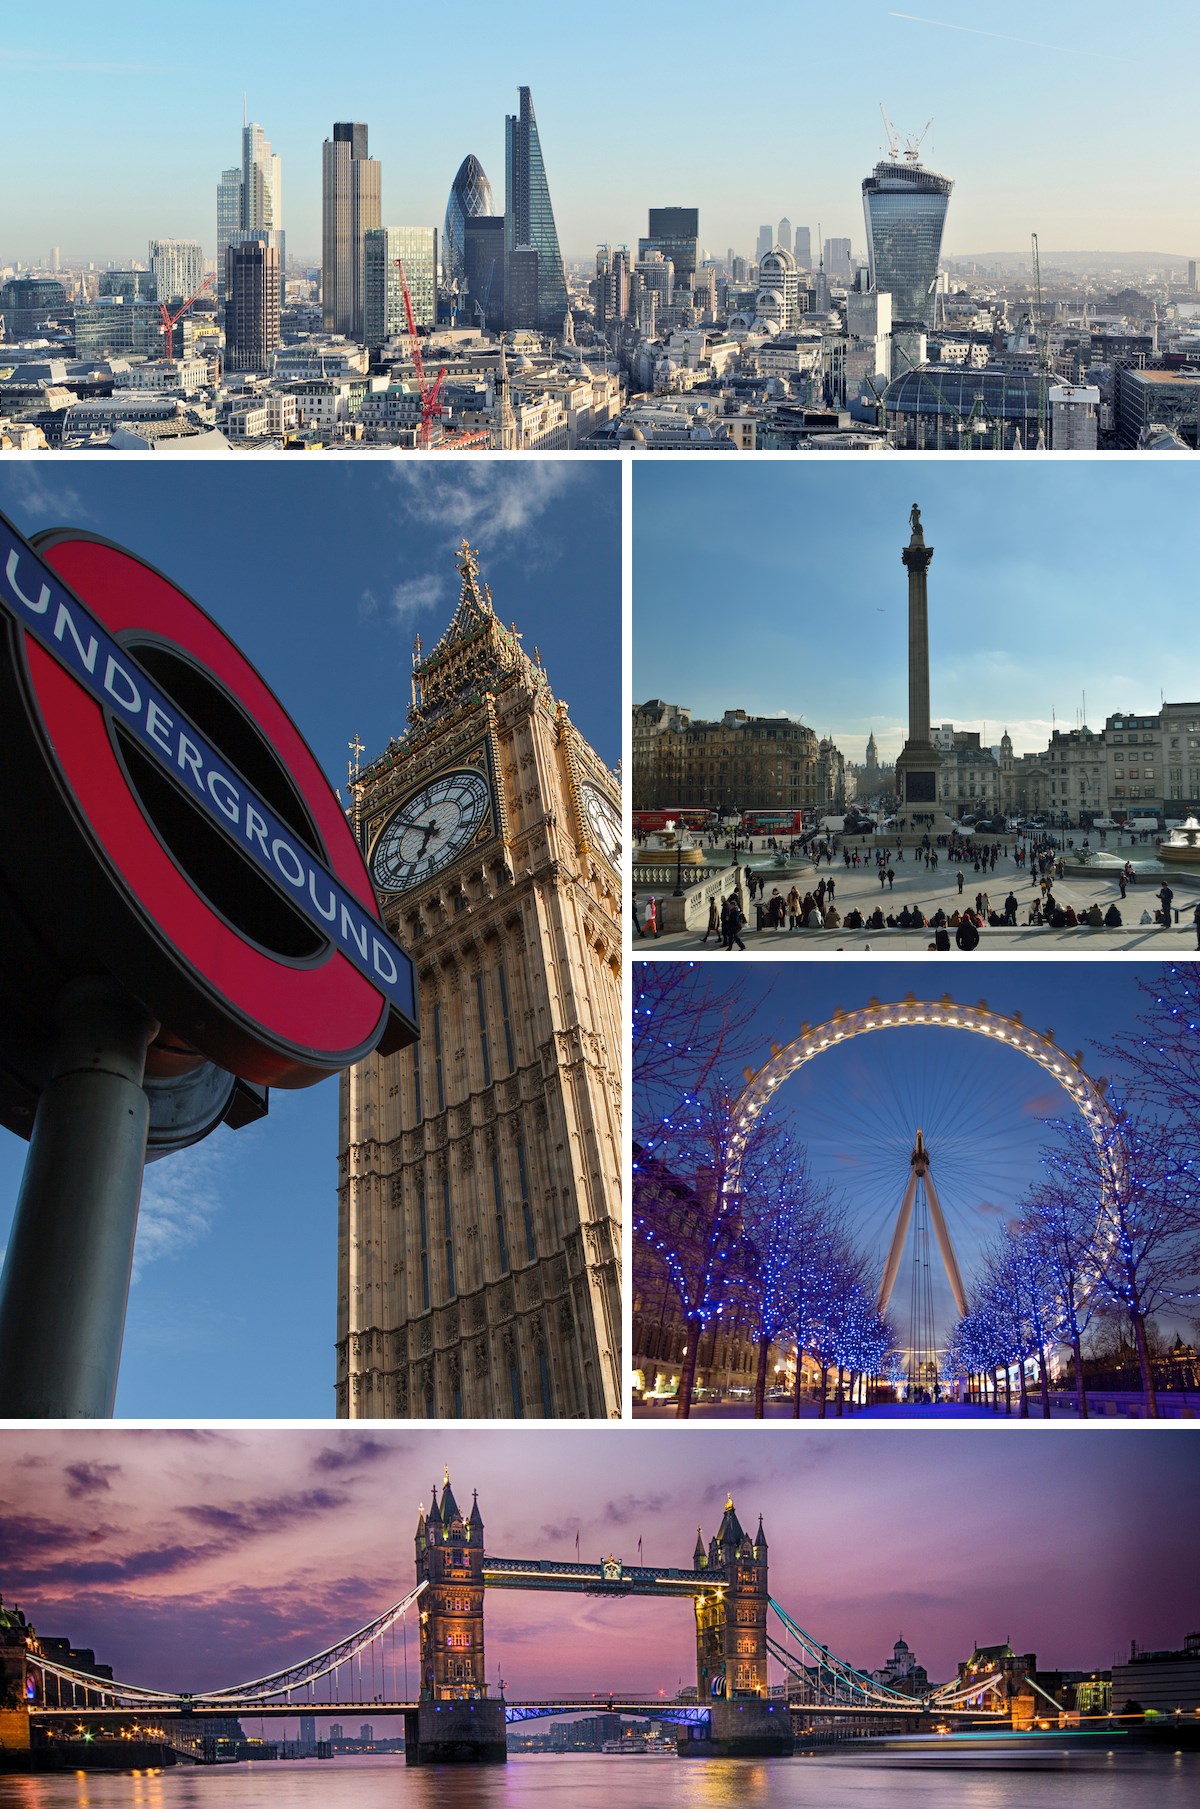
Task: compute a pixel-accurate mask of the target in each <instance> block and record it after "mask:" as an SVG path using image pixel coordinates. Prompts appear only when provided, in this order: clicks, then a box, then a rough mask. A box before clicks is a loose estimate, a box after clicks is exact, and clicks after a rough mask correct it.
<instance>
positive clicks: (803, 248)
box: [792, 226, 812, 270]
mask: <svg viewBox="0 0 1200 1809" xmlns="http://www.w3.org/2000/svg"><path fill="white" fill-rule="evenodd" d="M792 256H793V257H794V258H795V260H796V265H797V268H798V269H800V270H811V269H812V231H811V228H809V227H807V226H797V228H796V230H795V233H794V235H793V237H792Z"/></svg>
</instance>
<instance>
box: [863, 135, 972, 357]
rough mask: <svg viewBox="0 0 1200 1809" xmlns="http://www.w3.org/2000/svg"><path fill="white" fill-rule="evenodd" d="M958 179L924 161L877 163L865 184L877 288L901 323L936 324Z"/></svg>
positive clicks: (869, 243) (869, 248) (870, 251)
mask: <svg viewBox="0 0 1200 1809" xmlns="http://www.w3.org/2000/svg"><path fill="white" fill-rule="evenodd" d="M953 187H954V184H953V182H951V181H950V179H949V177H948V176H939V175H938V174H937V172H936V170H927V169H924V168H923V167H922V166H921V165H920V164H919V163H908V162H905V163H890V162H888V163H877V164H876V165H875V170H874V173H873V174H872V175H870V176H868V177H867V179H866V181H865V182H864V183H863V212H864V214H865V216H866V222H867V257H868V260H869V262H870V266H871V287H872V289H878V290H882V291H886V292H887V293H888V294H890V295H891V298H892V322H893V325H894V326H896V327H931V326H932V325H933V311H934V303H935V291H936V288H937V272H938V260H939V258H940V257H941V255H942V229H943V227H944V226H945V224H946V209H947V207H948V206H949V205H950V191H951V190H952V189H953Z"/></svg>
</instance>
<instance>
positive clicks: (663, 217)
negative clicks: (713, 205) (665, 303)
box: [638, 207, 700, 289]
mask: <svg viewBox="0 0 1200 1809" xmlns="http://www.w3.org/2000/svg"><path fill="white" fill-rule="evenodd" d="M647 225H648V227H649V231H648V232H647V234H646V237H645V238H644V239H639V240H638V256H639V258H642V257H645V256H646V254H647V253H648V252H651V251H661V253H662V255H663V257H664V258H667V259H669V260H670V262H671V264H672V265H673V266H674V271H675V286H676V288H678V289H690V288H691V287H692V285H693V283H694V282H695V280H696V267H697V265H698V264H699V262H700V209H699V208H698V207H652V208H651V209H650V213H649V219H648V221H647Z"/></svg>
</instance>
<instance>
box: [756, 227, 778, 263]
mask: <svg viewBox="0 0 1200 1809" xmlns="http://www.w3.org/2000/svg"><path fill="white" fill-rule="evenodd" d="M774 238H775V234H774V232H773V231H772V229H771V227H769V226H760V227H759V229H758V244H757V245H756V246H755V248H754V257H755V261H756V263H761V262H762V260H763V258H765V257H766V255H767V253H768V251H770V249H771V246H772V243H773V241H774Z"/></svg>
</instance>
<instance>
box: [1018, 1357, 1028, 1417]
mask: <svg viewBox="0 0 1200 1809" xmlns="http://www.w3.org/2000/svg"><path fill="white" fill-rule="evenodd" d="M1017 1418H1018V1419H1022V1420H1027V1419H1028V1418H1029V1388H1028V1385H1027V1383H1026V1381H1025V1358H1024V1357H1023V1356H1022V1358H1021V1411H1020V1413H1019V1414H1018V1415H1017Z"/></svg>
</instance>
